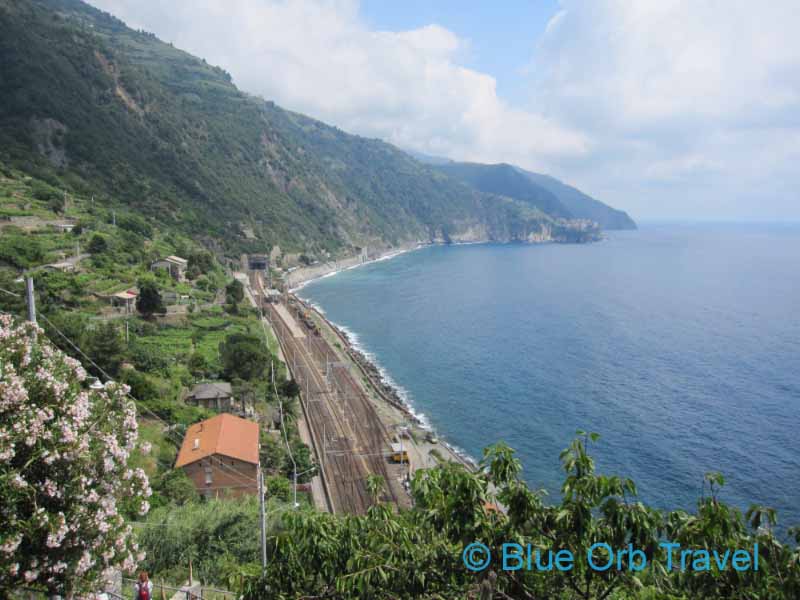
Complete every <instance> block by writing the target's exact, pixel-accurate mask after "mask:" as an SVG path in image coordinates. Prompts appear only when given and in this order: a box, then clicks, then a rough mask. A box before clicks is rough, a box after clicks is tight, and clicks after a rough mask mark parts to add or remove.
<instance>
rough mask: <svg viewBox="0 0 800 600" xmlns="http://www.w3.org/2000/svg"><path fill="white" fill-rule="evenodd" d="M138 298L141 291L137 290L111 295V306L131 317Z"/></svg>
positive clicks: (132, 289)
mask: <svg viewBox="0 0 800 600" xmlns="http://www.w3.org/2000/svg"><path fill="white" fill-rule="evenodd" d="M138 297H139V290H137V289H135V288H131V289H129V290H123V291H122V292H117V293H116V294H111V306H112V307H114V308H116V309H119V310H120V311H122V312H124V313H125V314H126V315H129V314H131V313H133V310H134V308H136V298H138Z"/></svg>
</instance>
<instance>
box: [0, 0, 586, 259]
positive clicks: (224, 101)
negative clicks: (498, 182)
mask: <svg viewBox="0 0 800 600" xmlns="http://www.w3.org/2000/svg"><path fill="white" fill-rule="evenodd" d="M0 33H2V35H0V63H2V65H3V76H2V77H0V97H2V98H3V100H2V101H0V126H1V127H0V148H2V150H0V161H3V162H6V163H8V164H9V165H11V166H13V167H15V168H20V169H21V170H23V171H25V172H28V173H30V174H32V175H35V176H37V177H40V178H42V179H44V180H46V181H48V182H49V183H51V184H52V185H54V186H55V187H59V188H63V189H72V190H75V191H77V192H80V193H85V194H91V195H93V196H94V195H96V196H97V200H98V202H101V203H102V202H106V203H113V202H121V203H124V204H125V205H127V206H129V207H131V208H132V209H134V210H137V211H138V212H140V213H142V214H143V215H145V216H147V217H148V218H153V219H158V220H160V221H163V222H165V223H167V224H171V225H173V226H175V227H179V228H181V229H182V230H184V231H187V232H189V233H191V234H192V235H194V236H196V237H198V238H200V239H204V240H205V241H206V242H207V243H208V244H210V245H214V244H222V245H224V246H225V248H226V250H227V251H228V252H229V253H230V254H235V253H236V252H247V251H263V250H265V249H267V248H269V247H272V246H274V245H281V246H282V247H283V248H285V249H291V250H294V251H298V252H306V253H307V254H310V255H317V256H321V257H324V256H333V255H343V254H348V253H353V252H354V251H357V250H358V249H360V248H361V247H363V246H370V247H377V248H381V247H382V248H391V247H396V246H397V245H400V244H403V243H408V242H415V241H418V242H429V241H445V242H446V241H450V240H460V241H589V240H591V239H594V238H595V237H596V234H597V232H596V231H594V230H591V231H590V230H587V229H585V228H584V227H582V226H578V225H577V224H575V223H572V222H570V221H568V220H566V219H563V218H559V215H551V214H548V213H547V211H542V210H539V209H538V208H537V207H536V206H532V205H531V204H526V203H525V202H519V201H517V200H515V199H514V198H509V197H503V196H501V195H498V194H492V193H485V192H481V191H479V190H476V189H474V188H472V187H470V186H468V185H465V184H464V183H463V182H461V181H459V180H457V179H454V178H452V177H448V176H447V175H444V174H442V173H441V172H439V171H436V170H435V169H432V168H431V167H429V166H428V165H424V164H421V163H420V162H419V161H417V160H415V159H413V158H412V157H410V156H408V155H407V154H406V153H404V152H402V151H401V150H399V149H397V148H395V147H394V146H392V145H390V144H387V143H386V142H383V141H380V140H371V139H367V138H363V137H360V136H355V135H351V134H348V133H345V132H343V131H341V130H339V129H338V128H336V127H333V126H330V125H326V124H324V123H322V122H320V121H317V120H315V119H313V118H311V117H306V116H304V115H300V114H299V113H294V112H292V111H288V110H285V109H282V108H280V107H278V106H276V105H275V104H274V103H273V102H270V101H265V100H263V99H261V98H257V97H254V96H251V95H249V94H246V93H244V92H242V91H240V90H239V89H238V88H236V86H235V85H234V84H233V82H232V80H231V77H230V75H229V74H228V73H227V72H225V71H224V70H223V69H221V68H219V67H215V66H211V65H209V64H208V63H207V62H206V61H205V60H204V59H200V58H197V57H194V56H192V55H190V54H188V53H186V52H183V51H182V50H179V49H176V48H174V47H173V46H172V45H171V44H167V43H165V42H162V41H161V40H158V38H156V37H155V36H154V35H153V34H150V33H146V32H142V31H134V30H132V29H130V28H128V27H127V26H126V25H125V24H124V23H123V22H122V21H120V20H119V19H117V18H115V17H113V16H112V15H110V14H108V13H104V12H102V11H100V10H98V9H96V8H93V7H91V6H89V5H87V4H85V3H83V2H81V1H79V0H5V2H3V3H0Z"/></svg>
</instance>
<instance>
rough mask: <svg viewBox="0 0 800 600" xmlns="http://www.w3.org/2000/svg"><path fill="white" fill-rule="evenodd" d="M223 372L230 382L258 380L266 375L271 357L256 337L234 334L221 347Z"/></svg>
mask: <svg viewBox="0 0 800 600" xmlns="http://www.w3.org/2000/svg"><path fill="white" fill-rule="evenodd" d="M219 355H220V360H221V362H222V370H223V374H224V375H225V378H226V379H228V381H232V380H233V379H236V378H238V379H244V380H245V381H249V380H253V379H257V378H259V377H261V376H262V375H263V374H264V370H265V368H266V366H267V365H268V364H269V361H270V359H271V356H270V354H269V352H268V351H267V350H266V349H265V348H264V343H263V342H262V341H261V339H259V338H258V337H256V336H253V335H249V334H246V333H234V334H231V335H229V336H228V337H226V338H225V341H224V342H222V343H221V344H220V345H219Z"/></svg>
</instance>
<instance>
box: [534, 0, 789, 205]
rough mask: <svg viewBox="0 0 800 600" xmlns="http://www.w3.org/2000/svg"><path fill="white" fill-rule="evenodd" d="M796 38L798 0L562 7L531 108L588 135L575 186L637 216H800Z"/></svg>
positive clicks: (674, 0) (537, 66)
mask: <svg viewBox="0 0 800 600" xmlns="http://www.w3.org/2000/svg"><path fill="white" fill-rule="evenodd" d="M797 31H800V11H798V10H797V3H796V2H795V1H794V0H775V1H773V2H769V3H766V4H762V5H754V4H752V3H749V2H747V3H745V2H743V1H733V0H725V1H709V2H694V1H689V0H664V1H661V2H622V1H618V0H597V1H595V2H591V3H585V2H578V1H575V0H563V1H562V3H561V7H560V11H559V13H558V15H557V16H556V17H555V18H554V19H553V20H551V23H550V24H549V26H548V28H547V31H546V33H545V35H544V36H543V39H542V40H541V42H540V46H539V48H538V51H537V54H536V56H535V57H534V60H533V63H532V65H531V67H530V69H529V70H530V71H531V72H532V73H535V74H536V75H535V83H536V86H535V87H536V95H535V105H536V106H537V107H538V110H540V111H547V112H548V113H549V114H553V115H555V118H557V119H559V120H560V121H561V122H562V123H565V124H567V125H570V126H572V127H573V128H576V129H578V130H580V131H582V132H584V134H585V135H587V136H588V137H590V138H591V139H593V140H594V142H595V143H594V146H593V153H592V155H591V156H587V157H586V159H585V160H581V161H578V162H576V163H572V164H570V165H569V168H570V170H571V175H572V177H573V179H575V178H577V179H579V180H580V181H581V182H582V183H585V185H586V186H587V187H589V188H590V189H598V188H600V189H606V190H607V191H608V194H609V196H608V197H609V198H610V199H612V201H613V198H622V199H624V202H623V203H627V205H628V206H629V207H631V208H633V209H634V212H637V213H639V214H660V215H669V214H681V213H682V214H695V215H699V216H710V215H706V214H702V211H703V206H705V205H707V206H709V207H711V206H713V207H714V208H715V209H716V208H719V206H721V205H724V206H725V210H726V213H725V216H750V215H756V214H758V215H767V216H780V215H784V216H792V217H795V218H797V217H800V203H798V198H797V195H796V193H788V194H787V193H786V191H787V189H789V188H790V186H787V185H786V184H787V181H786V177H787V176H788V177H791V178H792V180H793V183H794V184H795V189H797V188H796V186H797V185H798V184H800V175H798V174H797V169H796V168H791V167H793V165H796V164H797V161H798V159H800V155H799V154H798V145H797V138H798V134H800V36H798V35H797ZM610 164H613V166H614V167H617V166H619V165H625V167H624V168H623V169H622V170H621V171H619V170H616V169H612V170H611V171H609V165H610ZM614 171H617V172H616V173H615V174H614ZM792 172H794V174H793V175H789V174H790V173H792ZM562 174H563V173H562ZM568 176H569V175H568ZM676 184H680V185H681V186H682V190H681V193H680V195H676V188H675V185H676ZM726 197H728V198H736V202H733V203H732V202H727V201H725V198H726Z"/></svg>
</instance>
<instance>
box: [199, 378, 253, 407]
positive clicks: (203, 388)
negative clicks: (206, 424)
mask: <svg viewBox="0 0 800 600" xmlns="http://www.w3.org/2000/svg"><path fill="white" fill-rule="evenodd" d="M186 403H187V404H192V405H194V406H198V407H200V408H206V409H208V410H215V411H217V412H239V411H240V410H241V408H242V407H241V406H240V405H239V404H238V403H237V402H236V400H235V399H234V397H233V389H232V388H231V384H230V383H228V382H227V381H210V382H205V383H198V384H196V385H195V386H194V387H193V388H192V391H191V392H189V395H188V396H186Z"/></svg>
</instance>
